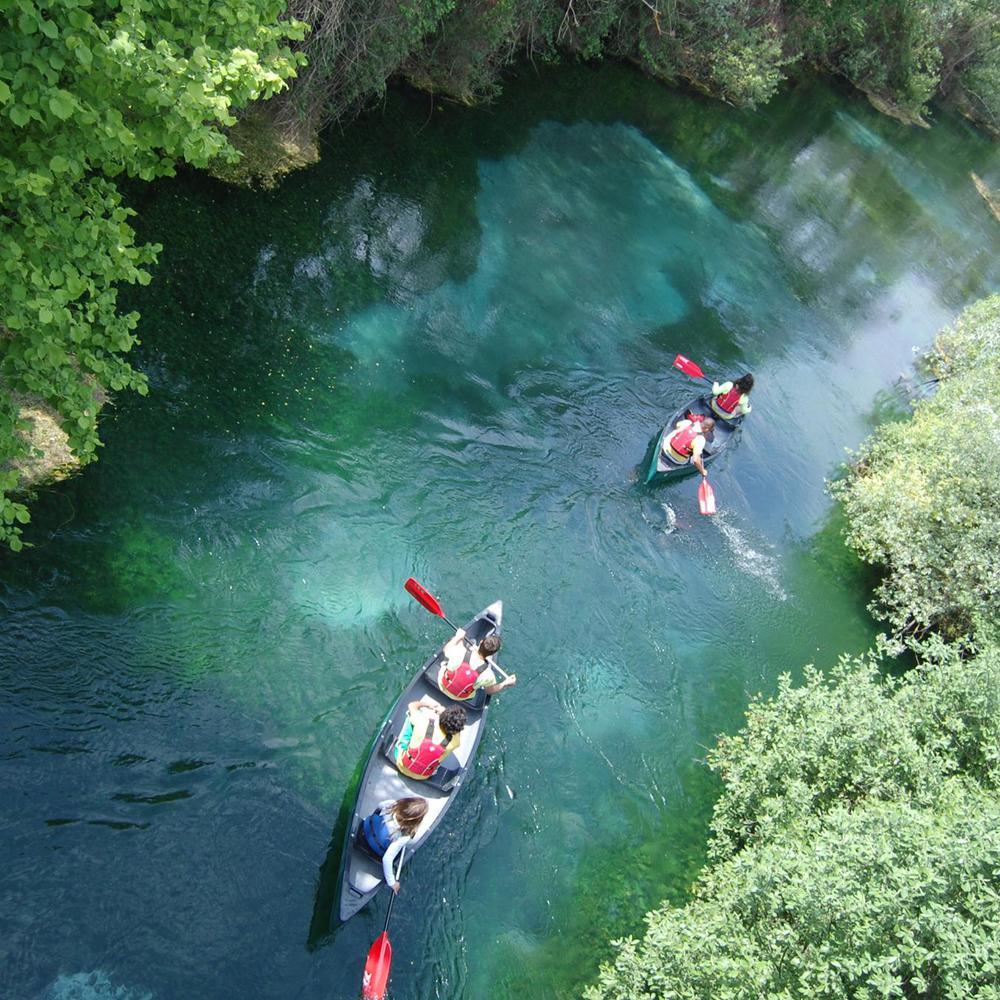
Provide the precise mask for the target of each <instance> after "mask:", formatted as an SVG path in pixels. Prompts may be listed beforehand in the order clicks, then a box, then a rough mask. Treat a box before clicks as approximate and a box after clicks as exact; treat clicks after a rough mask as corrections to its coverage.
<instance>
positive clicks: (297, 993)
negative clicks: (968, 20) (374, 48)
mask: <svg viewBox="0 0 1000 1000" xmlns="http://www.w3.org/2000/svg"><path fill="white" fill-rule="evenodd" d="M935 122H936V124H935V127H934V128H933V130H931V131H930V132H924V131H922V130H918V129H908V128H906V127H905V126H903V125H901V124H899V123H896V122H894V121H891V120H889V119H887V118H884V117H880V116H879V115H878V114H877V113H876V112H875V111H873V110H872V109H871V108H869V107H868V105H867V104H866V103H865V102H864V101H863V100H862V99H861V98H859V97H858V96H857V95H855V94H853V93H851V92H849V91H845V90H841V89H837V88H835V87H832V86H831V85H830V84H828V83H823V82H820V81H815V80H806V81H803V82H802V83H800V84H798V85H796V86H790V87H789V88H787V89H786V91H785V92H783V93H782V94H781V95H780V96H779V97H777V98H776V99H775V100H774V101H773V102H772V103H771V104H770V105H769V106H768V107H766V108H764V109H762V110H759V111H756V112H749V111H736V110H733V109H731V108H728V107H725V106H724V105H721V104H717V103H713V102H711V101H708V100H706V99H702V98H700V97H697V96H692V95H690V94H683V93H678V92H673V91H670V90H668V89H665V88H664V87H662V86H660V85H658V84H656V83H654V82H652V81H649V80H646V79H644V78H643V77H641V76H640V75H638V74H637V73H635V72H632V71H630V70H628V69H626V68H622V67H614V66H605V67H603V68H592V67H584V66H580V67H563V68H546V69H539V70H538V71H533V70H529V71H525V72H524V73H523V74H522V75H520V76H519V77H517V78H515V79H514V80H512V81H510V82H509V84H508V85H507V87H506V90H505V93H504V95H503V96H502V97H501V98H500V99H499V100H498V101H497V102H496V103H495V104H492V105H490V106H487V107H483V108H479V109H466V108H458V107H454V106H451V105H448V104H443V103H441V102H436V101H432V100H431V99H430V98H429V97H427V96H426V95H416V94H409V93H398V92H392V93H390V94H389V95H388V97H387V98H386V100H385V102H384V104H383V105H382V106H380V107H379V108H377V109H375V110H374V111H373V112H372V113H370V114H369V115H367V116H366V117H365V118H363V119H362V120H361V121H359V122H358V123H356V124H354V125H352V126H350V127H349V128H346V129H345V130H343V131H338V132H336V133H335V134H332V135H330V136H328V137H327V139H326V149H325V156H324V159H323V161H322V162H321V163H320V164H319V165H318V166H316V167H313V168H312V169H310V170H307V171H304V172H301V173H298V174H295V175H293V176H291V177H289V178H288V179H287V181H286V182H285V183H284V184H283V185H282V186H281V187H280V188H279V189H278V190H276V191H273V192H266V193H259V192H258V193H249V192H243V191H236V190H229V189H226V188H224V187H223V186H221V185H219V184H216V183H215V182H213V181H211V180H210V179H207V178H205V177H203V176H198V175H193V174H190V173H183V174H181V175H180V176H178V177H177V178H175V179H172V180H167V181H163V182H158V183H156V184H154V185H151V186H147V187H137V188H136V189H135V190H134V191H132V193H131V195H130V197H131V200H132V203H133V204H134V206H135V207H136V209H137V210H138V211H139V217H138V219H137V220H136V224H137V227H138V230H139V234H140V236H141V238H143V239H145V240H155V241H159V242H161V243H163V244H164V246H165V249H164V251H163V253H162V254H161V260H160V264H159V265H158V266H157V267H156V268H155V276H154V282H153V284H152V285H151V286H149V287H148V288H141V289H140V288H137V289H134V290H133V289H129V290H128V291H127V294H125V295H123V298H124V299H125V300H126V301H127V305H128V306H129V307H133V308H136V309H138V310H140V311H141V313H142V322H141V327H140V333H141V337H142V345H141V347H139V348H138V349H137V350H136V351H135V352H134V363H135V364H136V365H137V366H138V367H139V368H141V369H142V370H143V371H145V372H147V373H148V376H149V381H150V390H151V391H150V394H149V396H148V398H146V399H140V398H138V397H124V398H121V399H119V400H117V401H116V402H115V404H114V405H113V406H110V407H108V409H107V411H106V412H105V414H104V416H103V418H102V435H103V440H104V442H105V447H104V448H103V449H102V452H101V459H100V462H99V463H97V464H96V465H94V466H93V467H90V468H88V469H86V470H85V471H84V472H83V473H82V474H81V475H79V476H77V477H75V478H73V479H72V480H70V481H68V482H65V483H63V484H60V485H58V486H55V487H52V488H49V489H46V490H44V491H42V493H41V495H40V497H39V499H38V502H37V504H36V506H35V516H34V523H33V524H32V526H31V527H30V528H29V530H28V532H27V535H26V538H27V540H29V541H31V542H32V543H33V545H34V547H33V548H31V549H30V550H27V551H26V552H24V553H22V554H21V555H20V556H17V557H14V556H12V555H4V556H2V557H0V567H2V583H0V615H2V617H0V758H2V772H0V774H2V778H3V784H2V787H3V792H4V795H3V798H4V809H3V813H2V824H0V858H2V859H3V866H4V877H3V880H2V883H0V903H2V905H0V995H2V996H3V997H10V998H12V1000H34V998H38V1000H111V998H114V1000H175V998H176V1000H189V998H195V997H197V998H199V1000H201V998H204V1000H215V998H218V1000H231V998H233V997H240V998H242V1000H252V998H275V1000H278V998H281V1000H291V998H297V1000H299V998H300V1000H307V998H309V1000H311V998H316V1000H319V998H323V1000H327V998H353V997H355V996H356V995H357V992H358V988H359V983H360V975H361V968H362V965H363V957H364V954H365V952H366V951H367V948H368V945H369V943H370V942H371V941H372V940H373V939H374V938H375V936H376V935H377V933H378V932H379V930H380V929H381V921H382V915H383V913H384V903H385V901H384V899H380V900H378V901H377V902H376V903H375V904H373V905H372V906H371V907H369V909H368V910H366V911H365V912H364V913H363V914H361V915H360V916H358V917H357V918H355V919H354V920H353V921H351V922H350V923H348V924H347V925H345V926H344V927H343V928H341V929H339V930H335V929H333V928H331V927H330V922H329V903H330V896H331V894H332V892H333V888H332V886H331V877H330V872H331V869H333V868H335V866H336V850H335V848H332V847H331V837H332V835H333V827H334V824H335V821H336V818H337V814H338V809H339V808H340V805H341V800H342V798H343V796H344V792H345V788H346V787H348V785H349V783H350V781H351V776H352V775H353V774H354V773H355V772H356V769H357V767H358V764H359V761H361V760H362V759H363V758H364V757H365V754H366V752H367V748H368V744H369V741H370V739H371V737H372V735H373V734H374V732H375V729H376V727H377V726H378V724H379V722H380V720H381V719H382V716H383V714H384V712H385V711H386V709H387V708H388V707H389V705H390V704H391V703H392V702H393V700H394V699H395V698H396V696H397V694H398V693H399V691H400V690H401V689H402V688H403V687H404V686H405V684H406V682H407V680H408V678H409V677H410V676H411V674H412V673H413V672H414V670H415V669H416V666H417V665H418V662H419V661H420V660H421V659H422V658H423V657H424V656H425V655H426V654H427V652H428V651H429V650H430V649H431V647H433V646H434V645H435V644H437V643H438V642H440V641H441V640H442V639H443V638H444V637H445V635H446V629H445V627H444V625H443V623H442V622H440V621H439V620H438V619H436V618H433V617H431V616H429V615H428V614H427V613H426V612H425V611H423V610H422V609H421V608H420V607H419V606H417V605H415V604H414V603H413V602H412V601H411V600H409V598H408V597H407V595H406V594H405V593H404V591H403V589H402V584H403V581H404V580H405V579H406V578H407V577H408V576H411V575H412V576H415V577H417V578H418V579H419V580H420V581H421V582H422V583H423V584H424V585H425V586H426V587H428V588H429V589H430V590H431V591H432V592H433V593H435V594H436V595H437V596H438V597H439V598H440V600H441V601H442V603H443V605H444V607H445V610H446V611H447V612H448V614H449V616H450V617H451V618H453V619H460V620H465V619H466V618H468V617H469V616H471V614H472V613H474V612H475V611H477V610H478V609H480V608H481V607H483V606H484V605H486V604H487V603H489V602H491V601H493V600H495V599H496V598H502V599H503V601H504V625H505V645H504V650H503V655H502V657H501V659H502V662H503V663H504V664H505V665H506V667H507V668H508V669H512V670H515V671H516V672H517V674H518V678H519V683H518V686H517V687H516V688H514V689H513V690H510V691H507V692H505V693H504V694H503V695H502V696H500V697H499V698H498V699H497V701H496V704H495V708H494V710H493V711H491V715H490V720H489V731H488V732H487V734H486V736H485V738H484V740H483V744H482V747H481V750H480V754H479V760H478V767H477V769H476V772H475V775H474V777H473V778H472V779H471V780H470V781H469V782H467V784H466V785H465V786H464V787H463V788H462V790H461V792H460V799H459V800H458V801H456V803H455V805H454V807H453V809H452V810H451V812H450V813H449V815H448V820H447V824H446V829H442V830H441V831H440V832H439V834H438V835H436V836H435V838H434V840H433V841H432V842H431V843H430V844H428V846H427V847H426V848H425V849H424V850H423V851H421V852H420V853H419V854H418V855H417V856H416V857H415V858H414V860H413V863H412V864H411V865H410V866H409V868H408V870H407V873H406V876H405V878H404V887H403V891H402V893H401V895H400V897H399V900H398V904H397V906H396V909H395V913H394V917H393V926H392V942H393V948H394V956H395V957H394V964H393V989H392V995H393V996H394V997H396V998H411V997H412V998H419V1000H425V998H428V997H440V998H459V997H462V998H466V1000H480V998H482V1000H485V998H490V1000H497V998H507V997H509V998H513V997H525V996H529V997H563V996H566V997H568V996H573V995H576V993H577V992H578V991H579V989H580V987H581V986H582V985H583V984H585V983H586V982H588V981H589V980H590V979H592V978H593V976H594V974H595V972H596V969H597V964H598V962H599V961H600V960H601V959H602V958H604V957H607V955H608V954H609V944H608V942H609V941H610V939H611V938H612V937H615V936H619V935H622V934H625V933H639V932H641V930H642V920H641V917H642V913H643V912H644V910H645V909H647V908H649V907H651V906H653V905H655V904H656V903H657V902H658V901H659V900H661V899H664V898H667V899H670V900H671V901H673V902H682V901H683V900H684V899H685V898H686V893H687V890H688V887H689V886H690V884H691V882H692V880H693V878H694V877H695V875H696V873H697V871H698V868H699V867H700V865H701V864H702V863H703V861H704V849H705V847H704V845H705V841H706V838H707V835H708V820H709V817H710V813H711V805H712V801H713V798H714V796H715V795H716V793H717V786H716V784H715V782H714V779H713V778H712V777H711V775H709V774H708V773H707V771H706V769H705V768H704V766H703V764H702V763H701V761H702V759H703V757H704V754H705V750H706V748H707V747H709V746H711V745H712V743H713V742H714V740H715V737H716V736H717V734H719V733H720V732H732V731H735V729H736V728H738V727H739V725H740V722H741V719H742V715H743V712H744V709H745V707H746V705H747V702H748V699H749V698H750V697H751V696H752V695H753V694H754V693H756V692H758V691H763V692H771V691H773V690H774V689H775V687H776V683H777V678H778V677H779V676H780V675H781V674H782V673H785V672H791V673H792V674H793V675H798V674H800V672H801V669H802V666H803V665H804V664H806V663H816V664H818V665H821V666H824V667H827V666H829V665H831V664H832V663H833V662H835V660H836V658H837V657H838V656H839V655H840V654H842V653H856V652H859V651H861V650H863V649H865V648H867V646H868V644H869V643H870V642H871V640H872V637H873V636H874V634H875V631H876V625H875V623H874V622H872V620H871V619H870V617H869V615H868V613H867V611H866V610H865V601H866V596H865V591H864V587H865V585H866V582H867V577H866V574H865V573H864V572H862V571H861V570H860V569H859V567H858V566H857V565H855V564H854V563H853V562H852V561H851V559H850V558H848V557H847V555H846V553H845V552H844V551H843V549H842V546H841V544H840V541H839V536H838V531H839V526H838V522H837V518H836V515H835V512H834V510H833V508H832V504H831V502H830V500H829V498H828V496H827V494H826V492H825V481H826V480H827V479H829V478H830V477H833V476H835V475H836V474H837V472H838V468H839V467H840V465H841V463H842V462H843V460H844V458H845V449H847V448H852V447H856V446H857V445H858V444H859V443H860V442H861V441H862V440H863V439H864V438H865V437H866V436H867V434H868V433H869V432H870V430H871V428H872V427H873V426H874V425H875V424H876V423H878V422H879V421H880V420H883V419H887V418H891V417H892V416H893V415H894V414H896V413H898V412H899V411H900V397H899V393H898V392H897V391H895V389H894V383H895V381H896V379H897V378H898V376H899V375H900V374H901V373H908V372H910V371H911V370H912V364H913V359H914V353H913V352H914V349H915V348H919V347H921V346H925V345H927V344H928V343H929V342H930V340H931V338H932V336H933V334H934V332H935V331H936V330H937V329H938V328H939V327H940V326H942V325H943V324H944V323H946V322H947V321H949V320H950V319H951V318H952V317H953V316H954V315H956V313H957V312H958V311H959V310H960V309H961V308H962V307H963V306H964V305H966V304H967V303H969V302H971V301H973V300H975V299H976V298H978V297H980V296H981V295H983V294H986V293H988V292H991V291H996V290H997V289H998V288H1000V226H998V225H997V223H996V221H995V220H994V219H993V218H992V217H991V216H990V215H989V213H988V211H987V209H986V206H985V205H984V204H983V202H982V200H981V199H980V198H979V196H978V195H977V193H976V191H975V189H974V187H973V185H972V183H971V181H970V179H969V171H970V170H975V171H976V172H977V173H979V174H981V175H983V176H984V177H985V178H986V179H987V180H988V181H989V182H991V183H992V184H993V185H994V186H1000V156H998V153H997V150H996V145H995V144H994V143H990V142H989V141H988V140H986V139H985V138H984V137H982V136H981V135H978V134H977V133H976V132H974V131H973V130H972V129H970V128H969V127H968V126H967V125H966V124H965V123H964V122H962V121H961V120H960V119H956V118H953V117H950V116H949V115H947V114H945V113H944V112H942V111H939V112H938V113H937V115H936V116H935ZM678 352H680V353H683V354H685V355H688V356H689V357H691V358H692V359H694V360H695V361H696V362H698V363H699V364H700V365H701V366H702V367H703V368H704V369H705V370H706V371H707V372H710V373H716V374H721V375H724V376H728V375H733V374H740V373H742V372H743V371H744V370H750V371H753V372H754V373H755V374H756V376H757V383H758V386H757V389H755V391H754V394H753V397H752V400H753V404H754V413H753V415H752V416H751V418H750V419H749V421H748V423H747V427H746V428H745V431H744V433H743V434H742V438H741V440H740V441H739V442H738V443H737V445H736V446H735V447H733V448H731V449H730V450H729V452H728V453H727V454H726V455H725V456H724V457H722V458H720V460H719V462H718V464H717V465H715V466H713V470H714V471H713V473H712V482H713V484H714V487H715V492H716V497H717V500H718V504H719V513H718V515H717V516H716V517H714V518H702V517H699V515H698V510H697V501H696V497H695V486H696V484H695V482H694V481H692V480H690V479H688V480H685V481H682V482H680V483H676V484H671V485H667V486H665V487H662V488H657V489H648V488H646V487H644V486H641V485H639V484H637V482H636V481H635V479H636V468H637V466H638V464H639V463H640V462H641V460H642V458H643V455H644V453H645V449H646V445H647V442H648V440H649V439H650V437H651V436H652V435H653V434H654V433H655V432H656V431H657V430H658V429H659V426H660V423H661V422H662V420H663V419H665V417H666V415H667V414H668V413H669V412H671V410H673V409H674V408H676V407H677V406H679V405H681V404H682V403H683V402H684V401H685V400H686V399H687V398H689V397H693V396H694V394H695V393H696V392H697V388H698V386H697V383H694V382H692V381H690V380H689V379H687V378H686V377H685V376H683V375H682V374H681V373H680V372H677V371H675V370H674V369H672V368H671V363H672V361H673V358H674V356H675V355H676V354H677V353H678Z"/></svg>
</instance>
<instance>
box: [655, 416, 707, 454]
mask: <svg viewBox="0 0 1000 1000" xmlns="http://www.w3.org/2000/svg"><path fill="white" fill-rule="evenodd" d="M700 433H701V421H700V420H696V421H694V422H692V423H690V424H688V425H687V427H682V428H681V429H680V430H679V431H677V432H676V433H675V434H674V436H673V437H671V438H668V439H667V440H666V441H665V442H664V444H665V445H666V446H667V448H668V449H669V450H670V451H673V452H676V454H678V455H681V456H683V457H684V458H690V457H691V455H692V454H693V453H694V448H693V447H692V444H693V443H694V439H695V438H696V437H697V436H698V435H699V434H700Z"/></svg>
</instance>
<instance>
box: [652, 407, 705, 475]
mask: <svg viewBox="0 0 1000 1000" xmlns="http://www.w3.org/2000/svg"><path fill="white" fill-rule="evenodd" d="M713 427H715V421H714V420H713V419H712V418H711V417H703V416H700V415H699V416H697V417H695V419H693V420H690V419H689V420H678V421H677V424H676V426H675V427H674V429H673V430H672V431H671V432H670V433H669V434H668V435H667V436H666V437H665V438H664V439H663V454H664V455H666V457H667V458H669V459H670V461H671V462H674V463H676V464H677V465H684V464H686V463H687V462H690V463H691V464H692V465H693V466H694V467H695V468H696V469H697V470H698V471H699V472H700V473H701V474H702V475H703V476H707V475H708V473H707V472H705V463H704V462H703V461H702V458H701V453H702V452H703V451H704V450H705V437H706V435H708V434H711V433H712V428H713Z"/></svg>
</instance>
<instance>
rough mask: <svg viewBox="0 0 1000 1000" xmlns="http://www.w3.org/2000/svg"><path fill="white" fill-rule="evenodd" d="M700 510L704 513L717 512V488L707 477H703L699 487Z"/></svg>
mask: <svg viewBox="0 0 1000 1000" xmlns="http://www.w3.org/2000/svg"><path fill="white" fill-rule="evenodd" d="M698 510H699V511H700V512H701V513H702V514H714V513H715V490H713V489H712V486H711V484H710V483H709V481H708V480H707V479H705V478H702V480H701V485H700V486H699V487H698Z"/></svg>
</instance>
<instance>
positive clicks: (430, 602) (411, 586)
mask: <svg viewBox="0 0 1000 1000" xmlns="http://www.w3.org/2000/svg"><path fill="white" fill-rule="evenodd" d="M403 586H404V587H405V588H406V592H407V593H408V594H409V595H410V596H411V597H413V598H414V599H415V600H418V601H419V602H420V603H421V604H422V605H423V606H424V607H425V608H426V609H427V610H428V611H429V612H430V613H431V614H432V615H437V616H438V618H444V612H443V611H442V610H441V605H440V604H438V602H437V600H436V599H435V598H434V596H433V595H432V594H428V593H427V591H426V590H424V588H423V587H421V586H420V584H419V583H417V581H416V580H414V579H413V577H412V576H411V577H410V579H409V580H407V581H406V583H404V584H403Z"/></svg>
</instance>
